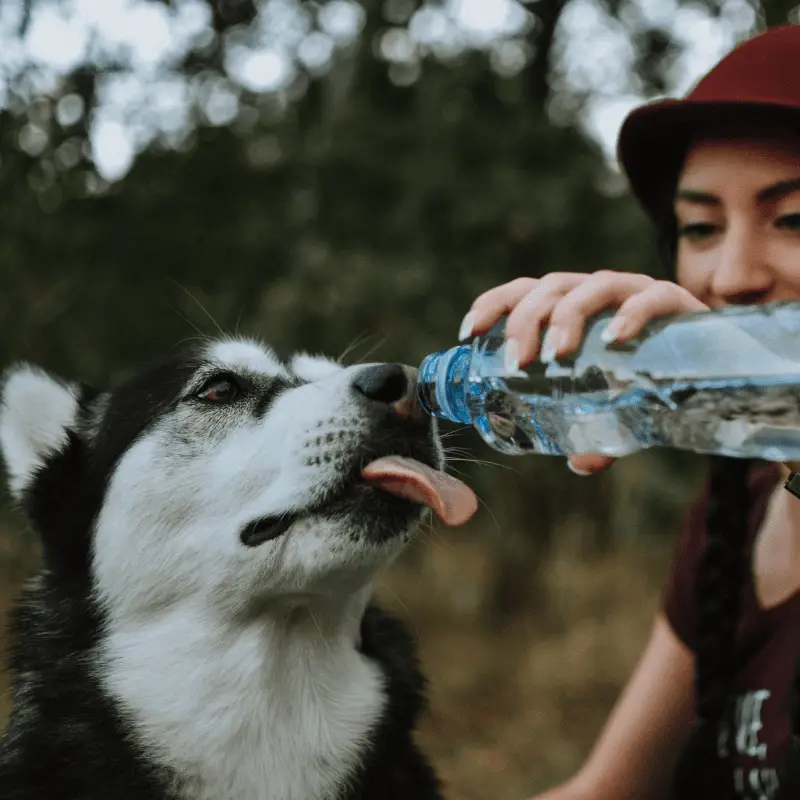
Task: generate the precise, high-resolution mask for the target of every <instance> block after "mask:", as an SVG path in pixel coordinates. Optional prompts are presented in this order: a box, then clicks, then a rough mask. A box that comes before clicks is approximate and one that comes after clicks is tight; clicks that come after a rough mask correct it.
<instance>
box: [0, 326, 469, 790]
mask: <svg viewBox="0 0 800 800" xmlns="http://www.w3.org/2000/svg"><path fill="white" fill-rule="evenodd" d="M415 381H416V372H415V371H414V370H413V369H411V368H408V367H403V366H401V365H396V364H372V365H360V366H354V367H347V368H345V367H342V366H340V365H338V364H336V363H333V362H331V361H328V360H325V359H321V358H317V357H310V356H307V355H299V356H297V357H295V358H294V359H292V360H291V361H289V362H288V363H287V362H282V361H281V360H279V359H278V358H277V357H276V356H275V354H274V353H273V352H272V351H271V350H270V349H269V348H266V347H264V346H262V345H260V344H258V343H256V342H253V341H249V340H240V339H230V340H217V341H214V342H211V343H205V344H203V345H202V346H199V347H197V348H195V349H193V350H190V351H186V352H182V353H180V354H179V355H175V356H173V357H171V358H169V359H167V360H164V361H162V362H160V363H158V364H155V365H153V366H151V367H150V368H147V369H145V370H143V371H142V372H140V373H139V374H138V375H136V376H135V377H133V378H132V379H131V380H129V381H128V382H126V383H124V384H123V385H121V386H119V387H118V388H116V389H113V390H111V391H98V390H95V389H92V388H90V387H87V386H84V385H79V384H75V383H70V382H66V381H63V380H61V379H59V378H56V377H54V376H52V375H50V374H48V373H46V372H44V371H42V370H40V369H38V368H37V367H34V366H31V365H27V364H20V365H16V366H14V367H12V368H11V369H9V370H8V371H7V372H6V373H5V376H4V379H3V383H2V387H1V389H0V451H1V452H2V455H3V459H4V462H5V466H6V471H7V476H8V482H9V487H10V489H11V492H12V494H13V496H14V498H15V499H16V500H17V501H18V502H19V503H20V505H21V506H22V508H23V509H24V511H25V513H26V515H27V517H28V519H29V521H30V523H31V525H32V527H33V528H34V529H35V531H36V532H37V534H38V535H39V537H40V539H41V543H42V553H43V566H42V571H41V574H40V575H39V576H38V577H37V578H36V579H35V580H34V581H33V582H32V583H31V584H30V585H29V586H28V587H27V588H26V590H25V592H24V593H23V596H22V599H21V601H20V603H19V605H18V607H17V608H16V610H15V612H14V614H13V617H12V625H11V637H12V647H11V658H10V663H11V667H12V669H13V685H12V706H13V707H12V712H11V717H10V722H9V724H8V727H7V729H6V731H5V734H4V736H3V738H2V740H1V741H0V797H2V798H4V800H62V799H63V800H150V799H153V800H167V799H168V798H169V800H356V798H358V799H359V800H400V798H402V799H403V800H412V798H413V800H433V799H434V798H438V797H439V796H440V792H439V786H438V783H437V780H436V777H435V775H434V772H433V770H432V769H431V767H430V765H429V764H428V762H427V761H426V759H425V758H424V757H423V755H422V754H421V752H420V751H419V750H418V749H417V747H416V746H415V744H414V741H413V729H414V726H415V724H416V721H417V720H418V717H419V714H420V711H421V710H422V707H423V704H424V699H423V688H424V684H423V678H422V677H421V674H420V672H419V670H418V668H417V664H416V658H415V654H414V649H413V646H412V644H411V642H410V641H409V638H408V637H407V635H406V633H405V632H404V630H403V628H402V626H401V625H400V624H399V623H398V622H396V621H395V620H393V619H392V618H391V617H389V616H387V615H386V614H384V613H383V612H381V611H380V610H379V609H378V608H376V607H375V606H373V605H372V603H371V600H370V591H371V590H370V587H371V582H372V581H373V579H374V577H375V575H376V573H377V572H378V571H379V570H380V569H381V568H383V567H384V566H386V565H387V564H388V563H389V562H390V561H391V560H392V558H394V557H395V556H396V555H397V554H398V553H399V551H400V550H401V549H402V548H403V546H404V545H405V544H406V542H407V541H408V539H409V537H410V536H411V535H412V532H413V530H414V528H415V526H416V525H417V523H418V522H419V521H420V519H421V517H422V516H423V514H425V513H427V511H426V508H425V507H427V508H428V509H432V510H433V511H434V512H436V513H437V514H438V515H439V516H440V517H441V518H443V519H444V521H445V522H447V523H449V524H461V523H463V522H465V521H466V520H467V519H468V518H469V517H470V516H471V515H472V513H473V512H474V510H475V497H474V495H473V494H472V492H471V491H470V490H469V489H468V488H467V487H466V486H465V485H464V484H462V483H460V482H459V481H457V480H455V479H454V478H452V477H449V476H447V475H445V473H444V472H443V471H442V469H443V455H442V448H441V447H440V444H439V440H438V437H437V433H436V428H435V424H434V422H433V421H432V420H431V419H430V418H429V417H427V416H426V415H425V414H423V413H422V412H421V410H420V408H419V406H418V405H417V403H416V400H415V398H416V389H415Z"/></svg>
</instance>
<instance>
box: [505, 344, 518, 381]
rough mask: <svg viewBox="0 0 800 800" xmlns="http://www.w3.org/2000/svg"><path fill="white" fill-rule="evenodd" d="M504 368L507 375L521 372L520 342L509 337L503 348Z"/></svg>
mask: <svg viewBox="0 0 800 800" xmlns="http://www.w3.org/2000/svg"><path fill="white" fill-rule="evenodd" d="M503 369H504V370H505V373H506V374H507V375H514V374H516V373H517V372H519V342H518V341H517V340H516V339H513V338H512V339H507V340H506V344H505V348H504V350H503Z"/></svg>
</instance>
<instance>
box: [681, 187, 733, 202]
mask: <svg viewBox="0 0 800 800" xmlns="http://www.w3.org/2000/svg"><path fill="white" fill-rule="evenodd" d="M675 200H676V202H677V201H679V200H682V201H683V202H684V203H699V204H701V205H704V206H718V205H720V204H721V202H722V201H721V200H720V199H719V197H717V196H716V195H715V194H711V192H701V191H700V190H698V189H682V188H680V187H679V188H678V189H677V191H676V192H675Z"/></svg>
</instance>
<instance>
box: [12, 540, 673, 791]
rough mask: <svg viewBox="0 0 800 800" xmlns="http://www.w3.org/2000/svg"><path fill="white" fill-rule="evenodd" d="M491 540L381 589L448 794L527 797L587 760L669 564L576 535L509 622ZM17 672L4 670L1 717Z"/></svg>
mask: <svg viewBox="0 0 800 800" xmlns="http://www.w3.org/2000/svg"><path fill="white" fill-rule="evenodd" d="M14 541H19V539H18V537H17V535H16V534H14V533H13V532H12V533H11V534H10V536H8V537H3V536H0V574H2V573H3V572H5V573H6V575H7V578H6V580H3V581H2V586H0V618H2V620H0V621H3V620H4V618H5V614H6V611H7V609H8V606H9V603H10V601H11V598H12V597H13V596H14V595H15V593H16V592H17V591H18V589H19V586H20V582H21V575H22V572H21V571H20V570H19V569H18V568H15V569H8V570H4V563H3V562H4V561H5V563H6V564H9V563H12V562H13V560H14V559H13V558H12V552H11V551H12V550H13V542H14ZM9 542H11V544H9ZM490 542H491V538H490V536H489V535H482V532H481V531H480V530H476V529H469V530H466V532H464V531H458V532H452V533H450V532H448V533H447V534H446V535H445V534H435V535H434V536H432V537H430V538H429V539H428V540H427V541H426V542H425V543H424V544H422V543H421V544H419V545H418V546H417V547H416V548H414V549H413V550H412V551H410V553H409V554H408V556H407V557H405V558H404V559H402V560H401V561H400V562H399V563H398V564H396V565H395V566H394V567H393V568H392V569H391V570H389V572H388V573H387V574H386V575H385V576H384V577H383V578H382V580H381V581H380V583H379V586H378V596H379V598H380V600H381V601H382V603H383V604H384V605H385V606H387V607H389V608H390V609H391V610H392V611H394V612H395V613H396V614H398V615H399V616H400V617H401V618H402V619H404V620H405V621H406V623H407V624H408V626H409V628H410V629H411V630H412V631H413V632H414V633H415V635H416V636H417V637H418V639H419V645H420V653H421V658H422V661H423V664H424V668H425V672H426V673H427V675H428V677H429V680H430V700H431V712H430V714H429V715H428V717H427V719H426V720H425V724H424V726H423V728H422V730H421V731H420V733H419V741H420V742H421V744H422V746H423V747H424V748H425V750H426V751H427V752H428V753H429V755H430V756H431V758H432V760H433V761H434V763H435V765H436V767H437V769H438V771H439V773H440V775H441V776H442V778H443V779H444V781H445V784H446V787H447V797H448V798H449V800H485V798H487V797H491V798H498V800H501V799H502V800H504V799H505V798H509V799H513V798H516V799H517V800H523V798H525V797H527V796H529V795H530V794H532V793H533V792H534V791H536V790H539V789H542V788H544V787H546V786H548V785H551V784H552V783H553V782H554V781H557V780H559V779H562V778H564V777H566V776H567V775H569V774H570V773H571V772H572V771H573V770H574V769H575V768H576V767H577V766H578V765H579V764H580V762H581V760H582V759H583V758H584V757H585V755H586V753H587V752H588V750H589V748H590V746H591V744H592V742H593V740H594V737H595V736H596V734H597V732H598V730H599V728H600V726H601V725H602V723H603V720H604V719H605V717H606V715H607V714H608V711H609V710H610V708H611V706H612V704H613V702H614V700H615V698H616V696H617V694H618V692H619V689H620V687H621V686H622V684H623V682H624V681H625V679H626V677H627V675H628V674H629V672H630V670H631V668H632V666H633V664H634V662H635V660H636V658H637V655H638V653H639V652H640V650H641V647H642V645H643V644H644V641H645V639H646V637H647V634H648V631H649V627H650V623H651V620H652V614H653V612H654V610H655V608H656V605H657V600H658V590H659V586H660V584H661V580H662V577H663V574H664V571H665V569H666V558H667V554H666V552H665V551H664V549H663V548H657V552H655V553H654V552H653V546H652V544H648V545H647V546H645V544H644V543H642V544H641V545H640V546H638V547H637V546H634V545H628V546H626V547H625V548H624V549H621V550H619V551H618V552H616V553H614V554H612V555H608V556H604V557H602V558H594V559H591V560H589V559H587V558H585V557H580V555H579V554H578V553H576V552H575V548H574V547H570V546H569V545H568V544H565V545H564V546H563V547H562V548H561V549H560V550H559V552H558V553H556V554H555V555H554V556H552V557H551V558H550V559H549V560H548V562H547V564H546V565H545V566H544V570H545V572H544V574H545V589H546V591H545V592H544V596H545V600H544V601H543V600H542V599H541V597H540V598H539V599H536V598H530V599H529V601H527V602H526V603H525V604H524V606H523V607H520V608H519V609H518V611H517V613H516V614H515V615H514V617H513V618H512V619H508V620H506V622H505V623H503V624H498V622H497V621H496V620H492V619H489V618H488V617H489V615H488V613H487V610H486V606H487V603H486V598H487V596H488V594H489V591H490V584H491V581H492V580H494V579H495V578H493V577H492V576H493V574H494V573H493V570H492V548H491V544H490ZM4 650H5V646H4V640H3V639H1V638H0V651H4ZM7 681H8V675H7V674H3V673H0V698H1V699H2V700H3V705H2V707H0V724H1V723H2V719H3V718H4V716H5V712H6V710H7V697H6V694H7V685H8V684H7Z"/></svg>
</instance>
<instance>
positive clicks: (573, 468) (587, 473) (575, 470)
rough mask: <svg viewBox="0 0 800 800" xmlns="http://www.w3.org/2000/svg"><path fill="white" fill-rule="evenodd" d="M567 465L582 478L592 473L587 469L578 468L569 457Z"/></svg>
mask: <svg viewBox="0 0 800 800" xmlns="http://www.w3.org/2000/svg"><path fill="white" fill-rule="evenodd" d="M567 467H568V468H569V471H570V472H573V473H575V475H580V476H581V478H585V477H586V476H587V475H591V474H592V473H591V472H588V471H587V470H585V469H578V468H577V467H576V466H575V465H574V464H573V463H572V462H571V461H570V460H569V459H567Z"/></svg>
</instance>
